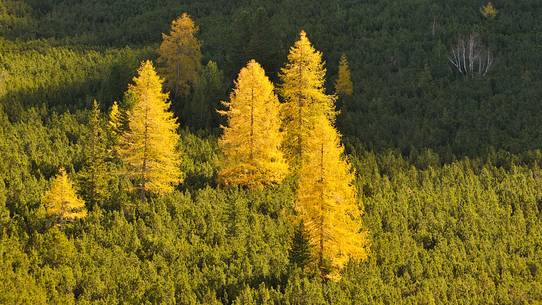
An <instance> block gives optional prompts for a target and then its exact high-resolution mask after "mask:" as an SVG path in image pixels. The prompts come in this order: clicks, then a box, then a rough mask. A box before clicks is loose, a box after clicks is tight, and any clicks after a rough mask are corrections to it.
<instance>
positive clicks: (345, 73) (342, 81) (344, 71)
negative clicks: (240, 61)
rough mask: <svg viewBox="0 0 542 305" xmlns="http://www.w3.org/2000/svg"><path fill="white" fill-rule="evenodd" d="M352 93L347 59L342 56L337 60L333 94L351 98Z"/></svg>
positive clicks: (352, 88) (352, 86)
mask: <svg viewBox="0 0 542 305" xmlns="http://www.w3.org/2000/svg"><path fill="white" fill-rule="evenodd" d="M353 92H354V85H353V84H352V78H351V75H350V67H349V66H348V58H347V57H346V55H345V54H343V55H341V59H340V60H339V75H338V76H337V80H336V81H335V94H337V95H338V96H352V94H353Z"/></svg>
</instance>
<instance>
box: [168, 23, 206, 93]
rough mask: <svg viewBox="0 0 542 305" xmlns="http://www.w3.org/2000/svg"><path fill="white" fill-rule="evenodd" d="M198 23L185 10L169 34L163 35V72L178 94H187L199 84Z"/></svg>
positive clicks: (199, 51)
mask: <svg viewBox="0 0 542 305" xmlns="http://www.w3.org/2000/svg"><path fill="white" fill-rule="evenodd" d="M197 32H198V26H197V25H196V24H195V23H194V21H193V20H192V18H191V17H190V16H189V15H188V14H187V13H183V14H182V15H181V16H180V17H179V18H177V19H175V20H174V21H173V22H172V23H171V30H170V33H169V34H162V44H161V45H160V48H159V49H158V55H159V57H158V63H159V65H160V73H161V75H162V76H163V77H165V80H166V85H167V88H168V89H169V90H171V91H173V93H174V94H175V96H185V95H187V94H188V93H190V88H193V87H194V85H195V84H197V83H198V81H199V78H200V72H201V43H200V42H199V40H198V39H197V38H196V33H197Z"/></svg>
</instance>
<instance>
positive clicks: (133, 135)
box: [119, 61, 181, 198]
mask: <svg viewBox="0 0 542 305" xmlns="http://www.w3.org/2000/svg"><path fill="white" fill-rule="evenodd" d="M133 82H134V83H133V84H131V85H130V86H129V87H128V91H127V93H126V95H127V98H128V99H129V100H131V102H132V103H133V108H132V109H130V110H129V111H128V130H127V131H126V132H125V133H124V134H123V138H122V141H121V142H122V143H121V146H122V147H121V149H120V151H119V154H120V156H121V158H122V160H123V163H124V165H125V167H126V174H127V176H128V177H130V178H132V179H133V180H135V181H136V184H137V188H138V189H139V191H140V194H141V197H142V198H144V194H145V192H146V191H150V192H153V193H156V194H164V193H168V192H171V191H172V190H173V187H174V185H176V184H178V183H180V182H181V178H180V177H181V170H180V156H179V154H178V152H177V151H176V146H177V143H178V142H179V135H178V134H177V133H176V130H177V127H178V125H177V122H176V119H175V118H174V117H173V114H172V113H171V112H169V102H168V101H167V96H168V95H167V94H166V93H163V92H162V80H161V79H160V78H159V77H158V75H157V74H156V72H155V70H154V67H153V65H152V63H151V62H150V61H145V62H143V63H142V64H141V67H140V68H139V70H138V75H137V76H136V77H135V78H134V79H133Z"/></svg>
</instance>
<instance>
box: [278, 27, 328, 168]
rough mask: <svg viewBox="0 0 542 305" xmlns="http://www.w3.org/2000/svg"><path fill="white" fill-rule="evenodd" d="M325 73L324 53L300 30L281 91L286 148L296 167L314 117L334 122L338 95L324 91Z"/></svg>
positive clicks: (283, 69)
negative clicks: (322, 117)
mask: <svg viewBox="0 0 542 305" xmlns="http://www.w3.org/2000/svg"><path fill="white" fill-rule="evenodd" d="M325 75H326V69H325V67H324V62H323V61H322V53H321V52H319V51H317V50H315V49H314V48H313V46H312V45H311V43H310V41H309V39H308V38H307V34H306V33H305V32H304V31H301V34H300V35H299V40H298V41H297V42H296V43H295V44H294V46H293V47H292V48H291V49H290V53H289V54H288V63H287V64H286V66H285V67H284V68H282V69H281V73H280V79H281V81H282V85H281V87H280V93H281V95H282V97H283V99H284V104H283V109H282V119H283V128H284V130H285V137H284V142H283V150H284V153H285V156H286V159H287V160H288V162H289V163H290V165H292V166H293V167H297V166H298V163H299V161H300V160H301V155H302V153H303V149H304V146H305V142H306V140H307V138H308V137H309V135H310V131H311V130H312V128H313V125H314V119H315V118H316V117H319V116H325V117H326V118H328V119H329V120H332V121H333V120H334V119H335V114H336V113H335V109H334V102H335V99H336V98H335V96H334V95H328V94H326V92H325V88H324V82H325Z"/></svg>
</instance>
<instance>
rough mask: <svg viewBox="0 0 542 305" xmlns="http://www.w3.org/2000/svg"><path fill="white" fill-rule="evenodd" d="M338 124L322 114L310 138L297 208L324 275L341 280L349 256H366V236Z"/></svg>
mask: <svg viewBox="0 0 542 305" xmlns="http://www.w3.org/2000/svg"><path fill="white" fill-rule="evenodd" d="M343 153H344V148H343V147H342V145H341V144H340V139H339V135H338V133H337V131H336V130H335V128H334V127H333V126H332V125H331V124H330V122H329V120H328V119H327V118H325V117H323V116H320V117H319V118H318V122H317V124H315V128H314V130H313V132H312V136H311V137H309V138H307V143H306V149H305V150H304V152H303V162H302V166H301V168H300V173H299V184H298V189H297V201H296V206H295V208H296V211H297V213H298V215H299V218H300V220H301V221H302V222H303V224H304V226H305V230H306V232H307V233H308V235H309V240H310V243H311V245H312V249H313V251H314V252H315V253H314V254H315V258H316V262H317V263H318V268H319V270H320V274H321V276H322V278H328V279H331V280H338V279H339V278H340V271H341V269H342V268H343V267H344V266H345V264H346V263H347V262H348V260H349V259H361V260H363V259H365V258H366V257H367V234H366V232H364V231H362V222H361V211H360V208H359V207H358V204H357V198H356V197H357V194H356V190H355V188H354V186H353V181H354V175H353V173H352V171H351V168H350V166H349V164H348V163H347V161H346V160H345V159H344V156H343Z"/></svg>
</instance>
